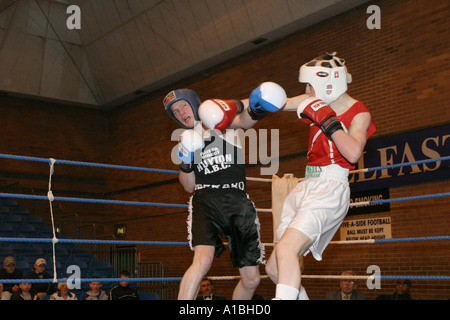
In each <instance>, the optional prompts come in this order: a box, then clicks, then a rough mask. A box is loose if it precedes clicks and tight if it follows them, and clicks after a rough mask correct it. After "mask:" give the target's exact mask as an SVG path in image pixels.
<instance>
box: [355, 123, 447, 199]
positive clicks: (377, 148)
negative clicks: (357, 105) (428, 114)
mask: <svg viewBox="0 0 450 320" xmlns="http://www.w3.org/2000/svg"><path fill="white" fill-rule="evenodd" d="M448 156H450V124H446V125H442V126H438V127H433V128H427V129H423V130H418V131H414V132H409V133H404V134H399V135H393V136H388V137H382V138H378V139H370V140H369V141H367V144H366V148H365V149H364V154H363V156H362V157H361V159H360V160H359V162H358V165H357V167H356V169H362V168H374V167H384V166H388V165H392V164H399V163H408V162H415V161H419V160H427V159H438V158H442V157H448ZM449 164H450V160H445V161H436V162H431V163H423V164H414V165H409V166H405V167H399V168H390V169H381V170H377V171H374V172H366V173H353V174H351V175H350V177H349V181H350V187H351V190H352V192H360V191H367V190H375V189H384V188H391V187H398V186H402V185H408V184H416V183H425V182H430V181H437V180H443V179H448V178H449V177H450V167H449Z"/></svg>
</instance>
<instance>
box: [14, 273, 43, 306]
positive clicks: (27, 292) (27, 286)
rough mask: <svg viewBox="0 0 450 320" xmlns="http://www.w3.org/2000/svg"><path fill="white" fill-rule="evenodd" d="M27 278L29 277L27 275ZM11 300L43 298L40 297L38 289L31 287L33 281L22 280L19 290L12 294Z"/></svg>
mask: <svg viewBox="0 0 450 320" xmlns="http://www.w3.org/2000/svg"><path fill="white" fill-rule="evenodd" d="M26 279H29V277H27V278H26ZM11 300H41V299H40V298H39V295H38V293H37V292H36V290H34V289H32V288H31V283H29V282H21V283H20V284H19V290H18V291H16V292H15V293H14V294H13V295H12V296H11Z"/></svg>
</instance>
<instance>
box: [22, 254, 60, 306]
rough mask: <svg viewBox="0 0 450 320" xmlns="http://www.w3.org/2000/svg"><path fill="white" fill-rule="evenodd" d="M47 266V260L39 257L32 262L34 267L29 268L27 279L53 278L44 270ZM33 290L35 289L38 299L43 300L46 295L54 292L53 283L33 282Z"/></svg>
mask: <svg viewBox="0 0 450 320" xmlns="http://www.w3.org/2000/svg"><path fill="white" fill-rule="evenodd" d="M46 267H47V262H46V261H45V259H43V258H39V259H37V260H36V262H35V263H34V268H33V269H32V270H31V272H30V274H29V275H28V276H27V279H53V277H52V276H51V275H50V274H49V273H48V272H47V271H45V268H46ZM33 290H35V291H36V292H37V294H38V296H39V299H40V300H43V299H44V297H45V296H46V295H51V294H53V293H55V291H56V288H55V285H54V284H53V283H51V282H45V283H34V284H33Z"/></svg>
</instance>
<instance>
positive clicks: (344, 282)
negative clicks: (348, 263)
mask: <svg viewBox="0 0 450 320" xmlns="http://www.w3.org/2000/svg"><path fill="white" fill-rule="evenodd" d="M341 275H342V276H356V274H355V273H354V272H353V271H351V270H349V271H344V272H343V273H342V274H341ZM357 286H358V283H357V281H356V280H355V279H341V282H340V288H339V289H338V290H336V291H330V292H328V293H327V294H326V295H325V300H367V296H366V295H365V294H364V293H362V292H360V291H358V290H356V287H357Z"/></svg>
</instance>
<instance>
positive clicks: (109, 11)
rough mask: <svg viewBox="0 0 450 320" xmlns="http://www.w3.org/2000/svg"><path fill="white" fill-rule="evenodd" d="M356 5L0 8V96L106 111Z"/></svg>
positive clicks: (128, 1)
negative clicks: (77, 15) (77, 13)
mask: <svg viewBox="0 0 450 320" xmlns="http://www.w3.org/2000/svg"><path fill="white" fill-rule="evenodd" d="M364 2H367V0H0V92H1V93H8V94H10V95H17V96H28V97H33V98H42V99H50V100H56V101H63V102H67V103H71V104H75V105H80V106H86V107H92V108H98V109H110V108H113V107H115V106H118V105H120V104H123V103H124V102H127V101H130V100H132V99H134V98H136V93H135V92H136V91H141V92H143V93H146V92H152V91H154V90H157V89H159V88H162V87H164V86H167V85H169V84H170V83H173V82H175V81H177V80H181V79H183V78H185V77H187V76H189V75H193V74H195V73H198V72H201V71H202V70H204V69H206V68H208V67H211V66H213V65H215V64H218V63H220V62H223V61H226V60H229V59H231V58H233V57H236V56H237V55H240V54H243V53H245V52H248V51H250V50H254V49H256V48H257V47H258V46H263V45H267V44H270V43H271V42H272V41H275V40H277V39H280V38H283V37H285V36H287V35H289V34H291V33H293V32H297V31H299V30H301V29H302V28H305V27H307V26H309V25H312V24H315V23H318V22H320V21H322V20H324V19H327V18H329V17H332V16H334V15H337V14H339V13H342V12H344V11H347V10H350V9H352V8H354V7H356V6H358V5H360V4H362V3H364ZM72 4H74V5H77V6H79V8H80V9H81V29H80V30H69V29H68V28H67V25H66V21H67V19H68V18H69V17H70V14H68V13H66V10H67V7H68V6H69V5H72ZM259 38H264V39H267V41H265V42H263V43H260V44H254V43H253V42H254V41H255V40H256V39H259Z"/></svg>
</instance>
